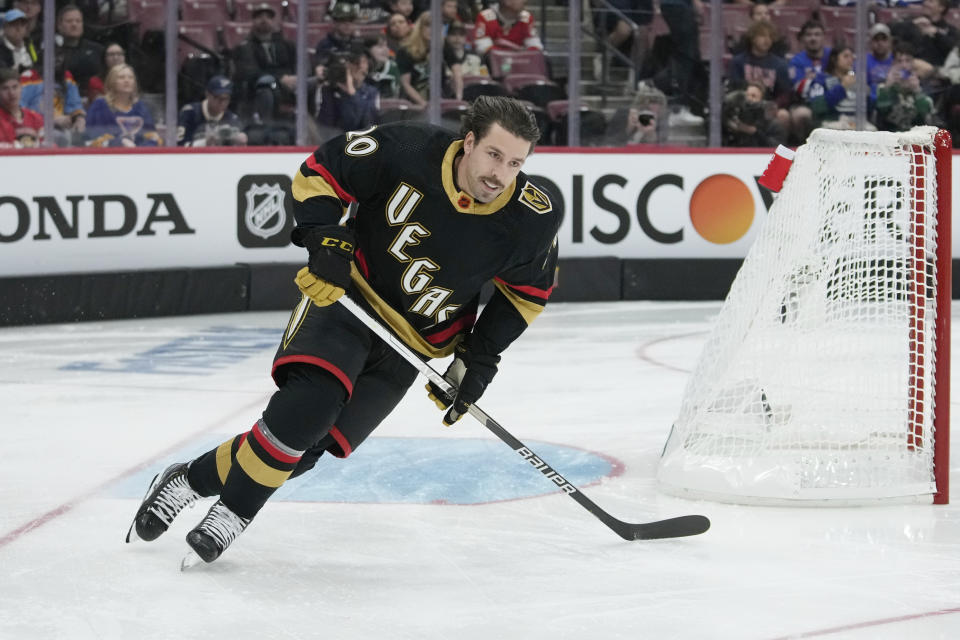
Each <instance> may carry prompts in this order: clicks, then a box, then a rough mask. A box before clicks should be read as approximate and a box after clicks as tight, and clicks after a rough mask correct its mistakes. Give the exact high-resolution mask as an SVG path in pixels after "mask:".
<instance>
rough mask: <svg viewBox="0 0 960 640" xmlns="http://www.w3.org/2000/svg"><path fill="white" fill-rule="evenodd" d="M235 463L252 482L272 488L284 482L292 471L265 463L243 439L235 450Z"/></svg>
mask: <svg viewBox="0 0 960 640" xmlns="http://www.w3.org/2000/svg"><path fill="white" fill-rule="evenodd" d="M237 464H239V465H240V468H241V469H243V470H244V472H245V473H246V474H247V475H248V476H250V478H252V479H253V481H254V482H256V483H257V484H262V485H263V486H265V487H271V488H273V489H276V488H277V487H279V486H280V485H282V484H283V483H284V482H286V480H287V478H289V477H290V473H291V471H292V470H291V471H281V470H279V469H274V468H273V467H271V466H270V465H268V464H266V463H265V462H264V461H263V460H261V459H260V458H259V457H258V456H257V454H256V453H254V451H253V449H251V448H250V443H249V442H247V441H246V440H244V441H243V444H242V445H240V450H239V451H237Z"/></svg>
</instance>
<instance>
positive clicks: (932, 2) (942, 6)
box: [890, 0, 960, 83]
mask: <svg viewBox="0 0 960 640" xmlns="http://www.w3.org/2000/svg"><path fill="white" fill-rule="evenodd" d="M949 8H950V0H924V2H923V14H922V15H919V16H915V17H913V18H908V19H906V20H902V21H900V22H896V23H894V24H892V25H891V27H890V30H891V31H892V33H893V36H894V39H895V40H899V41H903V42H909V43H910V44H911V45H912V47H913V51H914V52H915V54H914V62H913V65H914V72H915V73H916V74H917V75H918V76H919V77H920V80H921V81H922V82H924V83H926V82H927V81H928V80H934V79H935V78H936V69H937V68H938V67H941V66H943V63H944V61H945V60H946V59H947V55H948V54H949V53H950V50H951V49H952V48H953V47H954V46H956V44H957V42H958V40H960V32H958V30H957V27H955V26H954V25H952V24H950V23H949V22H948V21H947V10H948V9H949Z"/></svg>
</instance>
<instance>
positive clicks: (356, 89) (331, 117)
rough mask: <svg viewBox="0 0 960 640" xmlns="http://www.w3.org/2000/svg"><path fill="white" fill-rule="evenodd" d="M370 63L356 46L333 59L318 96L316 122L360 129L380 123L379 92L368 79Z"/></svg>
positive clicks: (346, 129) (342, 128) (355, 129)
mask: <svg viewBox="0 0 960 640" xmlns="http://www.w3.org/2000/svg"><path fill="white" fill-rule="evenodd" d="M368 71H369V63H368V61H367V56H366V54H365V53H364V52H363V51H360V50H354V51H350V52H348V53H346V54H344V55H342V56H341V55H337V56H335V57H333V58H331V59H330V61H329V65H328V66H327V77H326V79H325V80H324V82H323V86H322V87H321V89H320V96H319V98H318V100H317V102H318V104H317V122H318V123H320V124H321V125H324V126H326V127H332V128H335V129H339V130H341V131H358V130H362V129H366V128H367V127H370V126H372V125H374V124H376V123H377V111H378V108H379V105H380V94H379V93H377V89H376V87H374V86H373V85H372V84H370V83H369V82H367V81H366V80H367V73H368Z"/></svg>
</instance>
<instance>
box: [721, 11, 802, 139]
mask: <svg viewBox="0 0 960 640" xmlns="http://www.w3.org/2000/svg"><path fill="white" fill-rule="evenodd" d="M775 34H776V32H775V31H774V28H773V25H771V24H770V23H768V22H757V23H755V24H753V25H751V26H750V28H749V29H748V30H747V37H748V39H749V40H750V49H749V50H748V51H745V52H744V53H740V54H737V55H735V56H734V57H733V59H732V60H731V61H730V68H729V70H728V73H727V78H728V84H729V88H730V89H731V90H737V89H746V87H747V83H749V82H756V83H758V84H760V85H761V86H762V87H764V96H763V99H764V100H769V101H771V102H773V103H774V104H775V105H776V107H777V112H776V120H777V122H778V123H779V125H780V127H781V128H782V129H783V130H784V131H789V130H790V113H789V111H787V107H788V106H789V104H790V102H791V100H792V99H793V87H792V85H791V83H790V70H789V68H788V67H787V61H786V60H784V59H783V58H781V57H780V56H776V55H774V54H772V53H770V47H771V45H772V44H773V38H774V35H775Z"/></svg>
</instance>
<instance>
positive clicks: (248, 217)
mask: <svg viewBox="0 0 960 640" xmlns="http://www.w3.org/2000/svg"><path fill="white" fill-rule="evenodd" d="M285 197H286V194H285V193H284V192H283V189H281V188H280V185H278V184H276V183H274V184H254V185H251V186H250V188H249V189H247V211H246V213H245V214H244V217H243V220H244V222H245V223H246V225H247V229H248V230H249V231H250V233H252V234H253V235H255V236H258V237H260V238H263V239H264V240H266V239H267V238H269V237H271V236H275V235H277V233H279V232H280V230H281V229H283V225H284V223H286V221H287V214H286V212H285V211H284V210H283V200H284V198H285Z"/></svg>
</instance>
